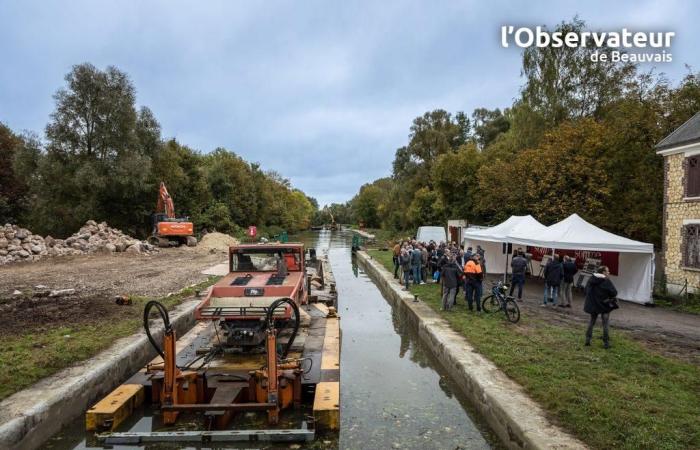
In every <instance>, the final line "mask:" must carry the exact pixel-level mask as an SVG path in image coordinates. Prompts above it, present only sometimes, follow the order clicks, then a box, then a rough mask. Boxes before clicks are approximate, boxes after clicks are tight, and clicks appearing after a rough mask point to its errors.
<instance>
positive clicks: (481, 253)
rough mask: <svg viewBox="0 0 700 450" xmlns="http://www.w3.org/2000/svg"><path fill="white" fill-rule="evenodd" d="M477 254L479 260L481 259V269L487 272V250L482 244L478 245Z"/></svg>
mask: <svg viewBox="0 0 700 450" xmlns="http://www.w3.org/2000/svg"><path fill="white" fill-rule="evenodd" d="M476 254H477V255H479V261H481V269H482V270H483V272H484V273H486V250H484V249H483V248H482V247H481V245H477V246H476Z"/></svg>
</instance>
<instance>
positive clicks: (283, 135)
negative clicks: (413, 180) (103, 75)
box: [0, 0, 700, 205]
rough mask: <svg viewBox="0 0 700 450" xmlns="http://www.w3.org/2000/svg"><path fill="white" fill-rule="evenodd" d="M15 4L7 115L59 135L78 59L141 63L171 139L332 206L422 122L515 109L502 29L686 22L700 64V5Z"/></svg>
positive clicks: (672, 69)
mask: <svg viewBox="0 0 700 450" xmlns="http://www.w3.org/2000/svg"><path fill="white" fill-rule="evenodd" d="M521 4H522V5H523V6H521V7H516V6H515V5H516V2H513V1H494V0H490V1H423V2H408V1H396V2H394V1H365V2H354V1H342V2H340V1H335V2H334V1H327V0H326V1H301V0H297V1H255V2H253V1H250V2H243V1H221V2H219V1H205V0H203V1H199V2H193V1H190V2H178V1H159V2H155V1H144V0H138V1H126V0H121V1H114V2H106V1H95V0H91V1H65V2H62V3H60V2H52V1H26V0H22V1H20V0H18V1H9V0H0V50H1V52H0V121H2V122H4V123H6V124H7V125H8V126H9V127H10V128H12V129H13V130H16V131H22V130H32V131H36V132H38V133H41V134H43V130H44V126H45V125H46V123H47V121H48V119H49V114H50V113H51V111H52V110H53V108H54V103H53V99H52V95H53V93H54V92H55V91H56V90H57V89H58V88H59V87H61V86H63V85H64V80H63V77H64V76H65V74H66V73H67V72H68V71H69V70H70V68H71V66H72V65H74V64H78V63H82V62H91V63H93V64H94V65H96V66H97V67H99V68H104V67H106V66H107V65H114V66H117V67H118V68H119V69H121V70H123V71H125V72H127V73H128V74H129V75H130V77H131V79H132V81H133V83H134V85H135V87H136V90H137V102H138V104H139V105H145V106H148V107H149V108H151V109H152V110H153V112H154V113H155V115H156V117H157V119H158V120H159V121H160V124H161V126H162V129H163V136H164V137H175V138H177V139H178V140H179V141H180V142H181V143H183V144H186V145H189V146H191V147H193V148H196V149H198V150H200V151H202V152H209V151H211V150H213V149H214V148H216V147H225V148H227V149H229V150H233V151H235V152H236V153H238V154H239V155H241V156H243V157H244V158H245V159H247V160H248V161H257V162H260V163H261V164H262V166H263V167H264V168H265V169H274V170H276V171H278V172H280V173H281V174H282V175H283V176H285V177H287V178H289V179H290V180H291V181H292V183H293V185H294V186H296V187H299V188H301V189H303V190H304V191H305V192H306V193H307V194H309V195H311V196H314V197H316V198H317V199H318V200H319V202H320V204H321V205H323V204H327V203H331V202H344V201H346V200H349V199H350V198H351V197H352V196H353V195H354V194H355V193H356V192H357V190H358V188H359V187H360V186H361V185H362V184H364V183H366V182H369V181H372V180H374V179H376V178H379V177H382V176H386V175H389V174H390V172H391V161H392V160H393V157H394V152H395V150H396V148H398V147H400V146H402V145H405V144H406V142H407V140H408V133H409V127H410V125H411V121H412V120H413V118H414V117H416V116H418V115H421V114H422V113H423V112H425V111H427V110H431V109H435V108H444V109H447V110H448V111H451V112H454V111H459V110H464V111H466V112H468V113H471V111H472V110H473V109H474V108H477V107H487V108H495V107H499V108H503V107H507V106H509V105H510V104H511V103H512V100H513V99H514V98H515V97H516V96H517V95H518V91H519V88H520V86H521V84H522V79H521V78H520V53H519V51H518V50H517V49H515V48H509V49H504V48H501V46H500V36H499V33H500V26H501V25H509V24H512V25H532V26H535V25H548V26H550V27H552V26H554V25H556V24H557V23H558V22H560V21H562V20H569V19H571V18H572V17H573V16H574V15H576V14H579V16H580V17H581V18H582V19H584V20H585V21H586V22H587V23H588V26H589V28H591V29H594V30H602V31H606V30H607V31H613V30H615V29H619V28H621V27H628V28H631V29H634V30H654V31H675V32H676V38H675V41H674V45H673V49H672V53H673V58H674V61H673V63H666V64H660V65H659V66H658V70H660V71H663V72H665V73H667V74H668V76H669V78H670V79H671V80H673V81H677V80H679V79H680V78H681V77H682V76H683V75H684V74H685V73H686V69H685V67H684V65H685V64H689V65H691V66H692V67H693V68H694V69H695V70H696V71H697V70H700V52H698V49H697V44H698V42H700V31H698V28H699V27H698V25H697V20H698V19H699V18H700V7H699V6H697V5H698V2H694V1H690V0H688V1H685V2H680V1H668V0H659V1H630V2H626V3H623V2H614V1H610V0H606V1H587V2H566V1H527V2H522V3H521Z"/></svg>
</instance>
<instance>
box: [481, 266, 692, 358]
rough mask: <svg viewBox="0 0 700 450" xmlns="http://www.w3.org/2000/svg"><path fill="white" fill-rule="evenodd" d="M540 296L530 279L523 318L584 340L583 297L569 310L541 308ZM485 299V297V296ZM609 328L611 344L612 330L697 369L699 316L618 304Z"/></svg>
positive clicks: (538, 283) (540, 290) (537, 282)
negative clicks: (571, 329)
mask: <svg viewBox="0 0 700 450" xmlns="http://www.w3.org/2000/svg"><path fill="white" fill-rule="evenodd" d="M492 279H496V278H495V277H494V278H492ZM490 286H491V284H490V282H488V281H487V282H484V291H486V290H487V289H489V288H490ZM543 293H544V285H543V283H542V281H540V280H536V279H531V278H530V279H528V280H527V282H526V284H525V290H524V292H523V298H524V301H523V302H522V303H520V307H521V309H522V310H523V314H527V315H528V316H535V317H537V318H540V319H542V320H545V321H547V322H551V323H557V324H564V325H570V326H575V327H577V328H580V329H581V339H582V340H583V334H584V332H585V327H586V326H587V324H588V314H586V313H585V312H583V302H584V297H583V294H582V293H581V292H576V293H575V294H574V300H573V304H572V307H571V308H559V307H546V308H543V307H541V306H540V304H541V303H542V297H543ZM484 295H487V294H486V292H485V293H484ZM598 327H600V324H598ZM610 327H611V336H612V339H613V340H614V338H615V329H624V330H627V331H629V332H630V334H631V335H632V336H633V337H634V338H636V339H637V340H638V341H640V342H641V343H642V344H644V345H646V346H647V347H649V348H650V349H652V350H655V351H658V352H661V353H663V354H666V355H669V356H674V357H676V358H680V359H683V360H686V361H689V362H693V363H695V364H698V365H700V315H693V314H685V313H680V312H677V311H671V310H668V309H664V308H653V307H647V306H642V305H638V304H636V303H631V302H620V309H619V310H617V311H614V312H613V313H612V314H611V315H610Z"/></svg>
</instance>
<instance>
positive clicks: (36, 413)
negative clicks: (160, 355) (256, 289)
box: [0, 300, 200, 449]
mask: <svg viewBox="0 0 700 450" xmlns="http://www.w3.org/2000/svg"><path fill="white" fill-rule="evenodd" d="M199 301H200V300H188V301H185V302H183V303H181V304H180V305H178V306H177V307H176V308H175V309H173V310H172V311H171V312H170V322H171V324H172V325H173V327H174V329H175V332H176V333H177V334H178V335H183V334H184V333H186V332H187V331H188V330H189V329H191V328H192V327H193V326H194V324H195V320H194V309H195V307H196V306H197V305H198V304H199ZM154 328H157V331H155V332H154V333H153V336H154V338H155V339H156V340H159V339H162V327H157V326H155V327H154ZM155 356H156V352H155V350H154V349H153V347H152V346H151V344H150V342H148V339H147V337H146V334H145V332H144V331H141V332H139V333H137V334H133V335H131V336H128V337H125V338H121V339H118V340H117V341H115V342H114V344H112V346H110V347H109V348H108V349H107V350H104V351H102V352H100V353H99V354H97V355H96V356H94V357H93V358H90V359H88V360H85V361H82V362H80V363H77V364H75V365H73V366H71V367H69V368H66V369H63V370H61V371H60V372H58V373H56V374H54V375H51V376H49V377H47V378H44V379H42V380H40V381H38V382H37V383H35V384H34V385H32V386H30V387H29V388H27V389H24V390H22V391H19V392H17V393H15V394H13V395H11V396H10V397H8V398H6V399H5V400H3V401H2V402H0V448H3V449H4V448H7V449H36V448H40V447H41V445H42V444H43V443H44V442H45V441H46V440H48V439H49V438H50V437H52V436H53V435H54V434H56V433H57V432H59V431H60V430H61V428H62V427H63V426H65V425H67V424H68V423H70V422H72V421H73V420H75V419H76V418H77V417H79V416H80V415H81V414H84V413H85V411H86V410H87V409H88V408H89V407H90V406H92V404H94V403H95V402H96V401H97V400H98V399H99V398H101V397H102V396H104V395H105V394H107V393H109V392H111V391H112V390H113V389H114V388H115V387H117V386H118V385H119V384H120V383H122V382H123V381H124V380H126V379H127V378H128V377H130V376H131V375H132V374H134V373H135V372H136V371H138V370H139V369H140V368H141V367H143V366H144V365H145V364H146V363H148V362H149V361H150V360H151V359H153V358H154V357H155Z"/></svg>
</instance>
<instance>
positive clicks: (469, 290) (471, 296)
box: [464, 253, 484, 313]
mask: <svg viewBox="0 0 700 450" xmlns="http://www.w3.org/2000/svg"><path fill="white" fill-rule="evenodd" d="M464 274H465V276H466V281H465V286H464V289H465V292H464V296H465V299H466V300H467V307H468V308H469V311H473V310H474V308H473V303H474V300H476V311H477V312H479V313H480V312H481V294H482V286H481V283H482V281H483V279H484V271H483V270H482V268H481V257H480V256H479V254H478V253H477V254H474V256H472V259H471V260H469V261H467V264H465V265H464Z"/></svg>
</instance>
